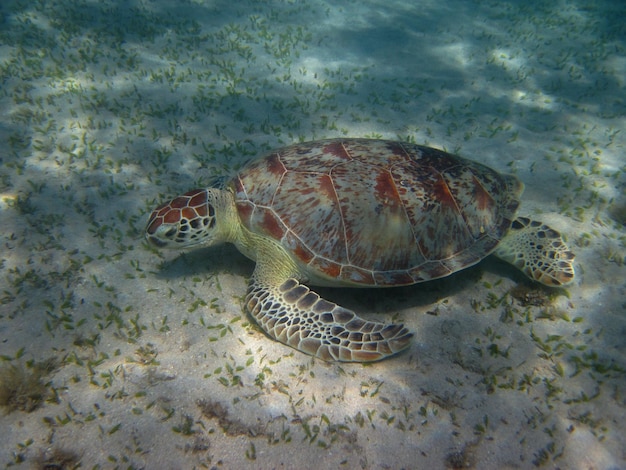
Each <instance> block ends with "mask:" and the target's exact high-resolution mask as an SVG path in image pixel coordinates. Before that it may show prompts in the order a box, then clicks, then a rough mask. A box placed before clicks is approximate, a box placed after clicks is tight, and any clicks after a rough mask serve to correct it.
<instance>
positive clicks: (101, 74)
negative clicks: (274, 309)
mask: <svg viewBox="0 0 626 470" xmlns="http://www.w3.org/2000/svg"><path fill="white" fill-rule="evenodd" d="M625 25H626V9H625V8H624V7H623V6H621V5H619V2H615V1H609V0H606V1H601V0H600V1H596V2H588V1H559V2H540V1H531V2H513V1H507V2H469V1H464V0H453V1H446V2H435V1H419V2H409V1H404V2H401V1H389V0H386V1H384V2H383V1H380V2H376V1H362V2H354V1H345V2H323V1H314V2H298V1H271V2H257V1H243V2H223V1H202V0H188V1H177V2H167V1H165V0H154V1H142V0H137V1H133V2H122V1H113V0H105V1H95V0H93V1H87V0H78V1H68V0H50V1H43V0H42V1H34V2H30V1H28V2H27V1H12V0H6V1H3V2H2V4H1V6H0V109H2V113H0V141H1V142H2V146H1V149H2V150H1V151H0V224H1V226H2V230H1V231H0V237H1V242H2V251H1V260H0V359H1V362H0V374H1V375H0V405H1V409H0V412H1V415H0V429H1V434H2V439H0V465H4V466H6V467H15V468H106V469H108V468H146V469H148V468H163V469H166V468H171V469H178V468H181V469H182V468H185V469H186V468H218V469H219V468H258V469H273V468H311V467H312V466H314V467H315V468H363V469H382V468H385V469H386V468H390V469H399V468H407V469H408V468H410V469H436V468H477V469H492V468H493V469H504V468H510V469H513V468H534V467H538V468H563V469H623V468H626V452H625V451H624V449H626V437H625V436H626V424H625V423H626V396H625V393H626V392H625V390H626V340H625V338H626V335H625V332H626V313H625V312H626V308H625V307H626V304H625V302H626V301H625V299H626V271H625V263H626V246H625V240H626V235H625V231H624V225H625V223H626V196H625V187H626V178H625V177H624V172H625V170H626V167H625V162H626V160H625V157H624V147H625V144H626V136H625V132H624V129H625V128H626V118H625V115H626V103H625V99H624V89H625V83H624V81H625V78H624V77H626V26H625ZM336 136H352V137H383V138H392V139H400V140H409V141H414V142H418V143H423V144H427V145H431V146H434V147H438V148H444V149H446V150H448V151H451V152H455V153H459V154H461V155H463V156H465V157H468V158H471V159H474V160H476V161H479V162H482V163H485V164H488V165H490V166H491V167H493V168H495V169H497V170H499V171H502V172H509V173H514V174H515V175H516V176H517V177H518V178H519V179H520V180H522V181H523V182H524V183H525V185H526V191H525V194H524V198H523V203H522V207H521V209H520V213H521V214H524V215H531V216H533V217H536V218H540V219H541V220H543V221H544V222H547V223H549V224H550V225H551V226H554V227H555V228H557V229H558V230H560V231H561V232H562V233H564V234H565V236H566V238H567V240H568V243H569V245H570V247H571V249H572V250H573V251H574V252H575V253H576V255H577V258H576V275H577V278H576V281H575V283H574V284H573V285H571V286H568V288H567V289H557V290H549V289H544V288H541V287H538V286H536V285H533V284H530V283H529V282H528V281H526V280H525V279H524V277H523V276H522V275H521V274H520V273H519V272H517V271H516V270H515V269H513V268H511V267H509V266H508V265H505V264H503V263H501V262H499V261H497V260H495V259H491V258H488V259H486V260H485V261H484V262H483V263H481V264H479V265H477V266H475V267H472V268H470V269H467V270H465V271H462V272H459V273H457V274H455V275H453V276H451V277H448V278H446V279H442V280H439V281H434V282H430V283H428V284H422V285H417V286H413V287H408V288H397V289H387V290H359V291H354V290H349V289H334V290H333V289H322V290H320V292H321V293H322V294H323V295H324V296H325V297H327V298H329V299H331V300H333V301H335V302H338V303H340V304H341V305H343V306H345V307H348V308H351V309H354V310H355V311H357V312H359V313H360V314H362V315H363V316H364V317H366V318H371V319H379V320H389V321H391V320H393V321H401V322H404V323H405V324H406V325H407V326H408V327H409V328H410V329H411V330H412V331H414V332H415V341H414V343H413V344H412V346H411V348H410V349H409V351H408V352H406V353H403V354H401V355H399V356H397V357H394V358H392V359H390V360H386V361H383V362H380V363H376V364H372V365H358V364H329V363H324V362H322V361H320V360H315V359H312V358H310V357H308V356H305V355H303V354H301V353H299V352H296V351H294V350H291V349H289V348H288V347H286V346H284V345H281V344H279V343H276V342H274V341H272V340H270V339H268V338H267V337H265V336H264V334H262V333H261V332H260V330H259V329H258V328H257V327H256V326H255V325H254V323H253V322H252V321H251V320H250V319H249V318H248V317H247V316H246V315H245V314H244V313H243V312H242V298H243V295H244V293H245V290H246V283H247V279H248V278H249V276H250V274H251V272H252V269H253V264H252V263H251V262H250V261H248V260H247V259H245V258H244V257H243V256H242V255H240V254H239V253H238V252H237V251H236V250H235V249H234V248H232V247H228V246H225V247H213V248H203V249H197V250H193V251H189V252H186V253H179V252H156V251H154V250H152V249H150V248H149V247H148V245H147V244H146V242H145V241H144V239H143V229H144V225H145V223H146V220H147V215H148V213H149V211H150V210H151V209H152V208H153V207H155V206H156V205H157V204H158V203H160V202H162V201H163V200H165V199H168V198H170V197H172V196H174V195H176V194H179V193H181V192H184V191H186V190H188V189H191V188H194V187H198V186H199V187H202V186H206V185H208V184H210V183H211V182H212V181H214V179H215V178H218V177H221V176H225V175H228V174H230V173H231V172H233V171H235V170H237V169H238V168H240V167H241V166H242V165H243V164H244V163H245V162H247V161H248V160H250V159H251V158H253V157H254V156H255V155H258V154H260V153H262V152H264V151H266V150H268V149H270V148H274V147H278V146H282V145H287V144H290V143H292V142H296V141H300V140H312V139H317V138H329V137H336Z"/></svg>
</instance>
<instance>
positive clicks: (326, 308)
mask: <svg viewBox="0 0 626 470" xmlns="http://www.w3.org/2000/svg"><path fill="white" fill-rule="evenodd" d="M245 305H246V309H247V310H248V312H249V313H250V314H251V315H252V316H253V317H254V319H255V320H256V322H257V323H258V324H259V326H261V328H263V330H264V331H265V332H266V333H267V334H268V335H269V336H270V337H272V338H274V339H276V340H278V341H280V342H281V343H284V344H286V345H288V346H291V347H293V348H295V349H297V350H299V351H302V352H303V353H306V354H310V355H311V356H315V357H319V358H320V359H323V360H325V361H341V362H372V361H379V360H381V359H384V358H386V357H389V356H392V355H394V354H396V353H398V352H400V351H402V350H404V349H406V347H407V346H408V345H409V343H410V341H411V338H412V337H413V334H412V333H410V332H409V330H407V329H406V328H405V327H404V325H401V324H400V325H395V324H383V323H380V322H373V321H365V320H363V319H361V318H359V317H358V316H357V315H356V314H355V313H354V312H353V311H351V310H348V309H345V308H343V307H339V306H338V305H336V304H334V303H332V302H328V301H327V300H324V299H322V298H321V297H320V296H319V295H318V294H316V293H315V292H313V291H311V290H310V289H309V288H308V287H306V286H304V285H302V284H300V283H299V282H298V281H297V280H295V279H293V278H291V279H287V280H286V281H285V282H283V283H282V284H281V285H280V286H273V285H263V283H262V282H260V281H259V280H258V279H256V277H255V276H253V279H252V281H251V282H250V286H249V288H248V294H247V295H246V303H245Z"/></svg>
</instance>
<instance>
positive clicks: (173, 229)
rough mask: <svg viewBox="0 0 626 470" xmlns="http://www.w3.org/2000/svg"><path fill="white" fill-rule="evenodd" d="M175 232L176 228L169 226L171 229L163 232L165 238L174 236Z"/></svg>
mask: <svg viewBox="0 0 626 470" xmlns="http://www.w3.org/2000/svg"><path fill="white" fill-rule="evenodd" d="M176 232H177V230H176V228H175V227H172V228H171V229H169V230H168V231H167V232H165V236H166V237H167V238H174V236H175V235H176Z"/></svg>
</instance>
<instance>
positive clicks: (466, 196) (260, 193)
mask: <svg viewBox="0 0 626 470" xmlns="http://www.w3.org/2000/svg"><path fill="white" fill-rule="evenodd" d="M230 185H231V189H232V190H233V192H234V194H235V203H236V205H237V209H238V211H239V215H240V218H241V221H242V223H243V225H244V226H245V227H247V228H248V229H250V230H251V231H253V232H257V233H262V234H265V235H267V236H269V237H273V238H274V239H276V240H279V241H280V242H281V243H282V244H283V246H284V247H286V248H287V249H288V250H289V251H290V252H291V253H293V255H294V258H295V259H297V260H298V261H299V262H300V263H302V264H304V265H307V266H308V268H309V269H313V270H315V271H316V272H319V273H323V275H324V276H325V277H327V278H328V279H335V280H341V281H345V282H349V283H353V284H361V285H380V286H384V285H407V284H413V283H416V282H421V281H426V280H430V279H435V278H439V277H442V276H446V275H448V274H450V273H452V272H454V271H457V270H459V269H462V268H465V267H467V266H470V265H472V264H474V263H477V262H478V261H480V260H481V259H482V258H484V257H485V256H486V255H488V254H489V253H491V252H492V251H493V250H494V249H495V247H496V246H497V244H498V242H499V241H500V239H501V238H502V237H503V236H504V234H505V233H506V231H507V230H508V229H509V227H510V225H511V221H512V220H513V219H514V216H515V211H516V210H517V206H518V204H519V196H520V195H521V192H522V190H523V186H522V184H521V183H520V182H519V181H518V180H517V179H515V178H514V177H512V176H508V175H501V174H499V173H497V172H495V171H494V170H492V169H490V168H488V167H486V166H484V165H481V164H478V163H475V162H472V161H469V160H466V159H463V158H461V157H458V156H455V155H451V154H448V153H446V152H443V151H440V150H436V149H432V148H429V147H424V146H419V145H414V144H408V143H398V142H392V141H384V140H369V139H343V140H327V141H318V142H313V143H307V144H297V145H292V146H289V147H285V148H283V149H280V150H277V151H275V152H273V153H271V154H270V155H268V156H266V157H265V158H262V159H259V160H256V161H254V162H253V163H251V164H250V165H248V166H247V167H245V168H244V169H243V170H242V171H241V172H240V173H239V174H238V175H237V176H236V177H235V178H234V179H233V180H232V181H231V183H230Z"/></svg>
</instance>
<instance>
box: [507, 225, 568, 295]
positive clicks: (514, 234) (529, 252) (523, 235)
mask: <svg viewBox="0 0 626 470" xmlns="http://www.w3.org/2000/svg"><path fill="white" fill-rule="evenodd" d="M495 255H496V256H497V257H498V258H500V259H502V260H504V261H507V262H509V263H511V264H512V265H513V266H515V267H516V268H518V269H519V270H521V271H522V272H523V273H524V274H526V276H528V277H529V278H530V279H532V280H534V281H537V282H540V283H541V284H544V285H546V286H552V287H554V286H564V285H566V284H569V283H570V282H572V281H573V280H574V264H573V263H574V253H572V252H571V251H570V250H569V248H568V247H567V245H566V244H565V242H564V241H563V238H561V234H560V233H559V232H557V231H556V230H554V229H553V228H550V227H548V226H547V225H545V224H543V223H542V222H539V221H536V220H530V219H528V218H526V217H518V218H517V219H516V220H515V221H513V223H512V224H511V229H510V230H509V231H508V232H507V234H506V237H504V239H503V240H502V241H501V242H500V244H499V245H498V248H497V249H496V251H495Z"/></svg>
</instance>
